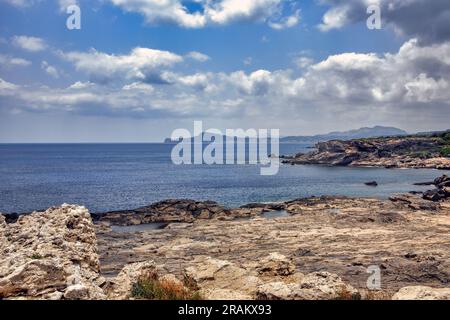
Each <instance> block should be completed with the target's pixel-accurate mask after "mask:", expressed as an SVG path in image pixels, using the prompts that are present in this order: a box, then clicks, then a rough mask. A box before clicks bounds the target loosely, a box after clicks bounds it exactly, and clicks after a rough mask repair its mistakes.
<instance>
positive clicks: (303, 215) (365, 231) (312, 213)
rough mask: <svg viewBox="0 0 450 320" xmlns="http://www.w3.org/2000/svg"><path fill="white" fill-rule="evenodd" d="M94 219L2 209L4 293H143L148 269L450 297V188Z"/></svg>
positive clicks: (346, 293) (204, 278) (282, 291)
mask: <svg viewBox="0 0 450 320" xmlns="http://www.w3.org/2000/svg"><path fill="white" fill-rule="evenodd" d="M448 181H449V180H448V178H446V177H442V178H440V179H437V180H436V181H433V184H435V183H437V185H436V187H437V190H447V189H446V188H447V186H448ZM280 213H283V214H280ZM93 220H94V221H95V223H94V222H93ZM93 220H92V219H91V215H90V214H89V212H88V210H87V209H86V208H83V207H79V206H72V205H63V206H61V207H57V208H50V209H48V210H47V211H45V212H36V213H33V214H30V215H24V216H20V217H18V219H13V220H9V221H8V222H7V219H5V217H4V216H2V215H0V255H1V257H2V259H1V261H0V298H3V299H91V300H92V299H135V298H139V297H141V294H142V288H140V287H139V284H140V283H141V281H142V279H143V278H145V277H147V278H148V277H149V275H151V279H152V280H151V281H157V283H158V284H163V285H164V286H165V287H170V288H174V287H176V288H178V289H177V290H178V291H177V292H183V297H185V296H187V295H186V294H187V293H188V292H195V295H196V296H197V295H198V297H201V299H299V300H302V299H445V300H447V299H450V251H449V250H448V248H449V247H450V237H449V234H450V202H449V201H448V197H443V198H440V199H435V201H430V200H429V199H427V197H426V196H425V195H417V194H416V195H414V194H407V195H394V196H392V197H391V199H389V200H377V199H366V198H345V197H320V198H309V199H297V200H293V201H288V202H283V203H274V204H249V205H247V206H243V207H241V208H233V209H229V208H224V207H222V206H220V205H218V204H217V203H214V202H197V201H190V200H168V201H164V202H160V203H156V204H154V205H151V206H149V207H146V208H142V209H138V210H131V211H123V212H115V213H105V214H94V215H93ZM154 222H164V228H163V229H161V228H159V229H158V228H148V229H139V230H133V229H124V230H122V229H121V228H130V227H129V226H135V225H140V226H146V225H148V226H151V223H154ZM125 226H128V227H125ZM371 266H372V267H373V266H376V267H377V268H379V270H380V271H381V288H380V289H378V290H369V289H368V287H367V281H368V277H369V276H370V274H369V273H368V272H369V271H368V270H369V268H370V267H371ZM147 278H145V279H147ZM168 284H170V285H168ZM144 288H145V286H144ZM138 289H139V290H138ZM144 297H145V295H144Z"/></svg>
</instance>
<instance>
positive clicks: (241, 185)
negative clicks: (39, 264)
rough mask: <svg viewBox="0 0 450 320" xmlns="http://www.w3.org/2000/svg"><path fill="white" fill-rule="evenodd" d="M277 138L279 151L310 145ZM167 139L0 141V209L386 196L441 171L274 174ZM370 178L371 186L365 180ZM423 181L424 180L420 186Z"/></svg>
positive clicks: (286, 170)
mask: <svg viewBox="0 0 450 320" xmlns="http://www.w3.org/2000/svg"><path fill="white" fill-rule="evenodd" d="M311 147H312V146H311V145H309V144H298V143H295V144H281V145H280V154H295V153H298V152H307V151H311V149H310V148H311ZM172 148H173V145H172V144H164V143H153V144H150V143H149V144H0V212H3V213H25V212H32V211H35V210H43V209H47V208H49V207H51V206H58V205H61V204H63V203H70V204H78V205H84V206H86V207H87V208H88V209H89V210H90V211H91V212H105V211H111V210H125V209H133V208H138V207H142V206H146V205H149V204H152V203H154V202H157V201H161V200H166V199H193V200H202V201H203V200H212V201H216V202H218V203H220V204H222V205H225V206H229V207H236V206H241V205H244V204H248V203H254V202H258V203H259V202H273V201H286V200H293V199H297V198H304V197H311V196H321V195H342V196H357V197H375V198H388V197H389V196H390V195H392V194H393V193H401V192H409V191H423V190H425V189H427V187H419V186H415V185H414V183H416V182H424V181H431V180H433V179H435V178H436V177H438V176H440V175H442V174H444V173H447V174H448V173H449V172H442V171H437V170H421V169H419V170H417V169H384V168H345V167H326V166H303V165H302V166H291V165H282V166H281V168H280V171H279V173H278V174H277V175H274V176H262V175H260V168H259V166H255V165H174V164H173V163H172V161H171V156H170V155H171V151H172ZM369 181H377V182H378V184H379V186H378V187H370V186H366V185H365V182H369ZM428 188H429V187H428Z"/></svg>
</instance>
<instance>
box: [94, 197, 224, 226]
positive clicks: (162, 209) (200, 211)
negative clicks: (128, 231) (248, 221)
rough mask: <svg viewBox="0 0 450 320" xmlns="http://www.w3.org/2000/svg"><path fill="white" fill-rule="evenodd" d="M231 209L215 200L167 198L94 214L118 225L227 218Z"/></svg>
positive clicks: (102, 219)
mask: <svg viewBox="0 0 450 320" xmlns="http://www.w3.org/2000/svg"><path fill="white" fill-rule="evenodd" d="M230 214H231V213H230V210H229V209H227V208H225V207H223V206H220V205H219V204H217V203H216V202H213V201H204V202H201V201H194V200H175V199H174V200H166V201H161V202H157V203H154V204H152V205H150V206H147V207H142V208H138V209H134V210H123V211H113V212H106V213H97V214H92V216H93V219H94V220H95V221H96V222H106V223H110V224H113V225H118V226H129V225H140V224H148V223H153V222H168V223H170V222H193V221H195V220H197V219H205V220H206V219H213V218H221V217H222V218H226V217H227V216H229V215H230Z"/></svg>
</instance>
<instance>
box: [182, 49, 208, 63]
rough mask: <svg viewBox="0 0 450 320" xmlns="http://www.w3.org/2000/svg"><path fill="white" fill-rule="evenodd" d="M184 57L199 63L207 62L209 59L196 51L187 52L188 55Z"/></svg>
mask: <svg viewBox="0 0 450 320" xmlns="http://www.w3.org/2000/svg"><path fill="white" fill-rule="evenodd" d="M186 57H187V58H190V59H193V60H197V61H200V62H205V61H208V60H210V59H211V58H210V57H209V56H207V55H206V54H203V53H200V52H197V51H192V52H189V53H188V54H187V55H186Z"/></svg>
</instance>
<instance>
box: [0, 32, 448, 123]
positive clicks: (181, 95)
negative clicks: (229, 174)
mask: <svg viewBox="0 0 450 320" xmlns="http://www.w3.org/2000/svg"><path fill="white" fill-rule="evenodd" d="M90 54H92V53H87V55H88V56H89V57H90V58H89V59H87V60H88V61H89V63H87V62H86V61H85V60H86V59H85V56H81V57H83V58H82V59H80V55H79V53H78V54H77V55H76V58H73V59H72V60H71V61H72V62H73V63H74V64H75V65H76V66H78V67H79V70H80V72H86V74H92V72H96V73H99V74H102V75H103V74H104V73H105V72H106V71H107V72H111V73H112V74H114V75H115V76H118V82H112V83H108V84H106V85H105V84H100V83H93V82H77V83H75V84H73V85H71V86H69V87H68V88H66V89H50V88H42V87H34V88H31V87H26V88H25V87H20V86H17V85H14V84H12V83H9V82H5V81H2V82H1V88H2V90H0V95H3V96H8V97H10V98H11V97H12V96H14V97H15V99H16V101H15V103H14V105H15V106H18V107H19V106H21V107H22V108H25V109H28V110H35V109H37V110H40V111H42V110H66V111H67V112H74V113H80V114H88V115H91V114H96V115H98V114H102V115H111V116H117V115H120V116H126V117H168V118H177V117H202V118H208V117H213V118H217V117H222V118H226V117H228V118H233V117H234V118H235V119H246V118H247V117H249V118H248V119H254V118H258V117H261V118H264V119H266V120H267V119H273V121H275V120H276V119H285V120H284V121H294V120H295V121H299V123H300V122H301V121H305V122H307V121H308V119H311V120H313V119H316V120H317V118H320V119H323V121H337V120H339V122H340V123H346V121H347V124H349V125H350V124H353V123H355V122H367V121H372V123H377V122H378V123H380V122H389V123H392V121H394V120H395V121H397V124H398V123H402V122H405V123H407V124H408V125H411V124H412V123H414V122H416V123H419V124H421V125H423V124H424V123H426V122H427V121H429V123H430V125H431V123H433V124H435V123H438V122H439V121H441V122H443V123H445V121H446V120H448V119H449V117H450V43H444V44H435V45H431V46H428V47H423V46H420V45H419V41H418V40H415V39H413V40H410V41H408V42H406V43H405V44H404V45H403V46H402V47H401V48H400V49H399V51H398V52H397V53H395V54H390V53H389V54H382V55H380V54H375V53H364V54H362V53H355V52H347V53H342V54H338V55H332V56H329V57H327V58H326V59H324V60H322V61H318V62H317V63H314V62H312V61H308V66H307V68H305V69H301V70H300V71H301V73H300V74H298V72H299V70H297V71H294V70H289V69H288V70H274V71H270V70H254V71H253V72H249V73H247V72H244V71H236V72H231V73H223V72H219V73H212V72H206V73H203V72H197V73H193V74H182V73H178V72H175V71H162V69H160V68H159V67H160V66H161V64H163V65H165V66H167V67H170V66H171V65H172V64H173V63H178V61H180V62H181V61H182V58H181V56H177V57H179V58H177V59H175V61H173V59H171V58H170V59H168V60H167V61H166V60H164V59H163V61H164V62H161V60H160V55H159V54H157V55H156V56H157V57H158V58H156V57H155V55H154V54H152V55H151V56H152V57H153V59H151V61H152V62H151V63H149V62H148V61H147V59H146V58H142V57H141V58H140V59H137V60H138V61H139V63H138V62H136V61H135V59H131V58H130V57H133V56H134V54H133V53H131V54H129V55H126V56H113V55H106V56H103V55H104V54H102V53H99V52H95V54H94V57H91V56H90ZM138 56H139V55H138ZM165 56H166V58H167V57H172V56H171V55H165ZM91 58H98V59H93V60H94V61H96V62H97V66H94V62H92V63H91V62H90V59H91ZM172 58H173V57H172ZM130 59H131V60H130ZM180 59H181V60H180ZM103 60H105V61H107V62H108V63H106V62H105V61H103ZM124 60H125V61H126V63H125V62H123V61H124ZM111 61H113V62H112V63H111ZM155 61H157V62H155ZM125 65H127V67H125ZM147 67H149V68H150V69H154V68H156V69H158V70H159V72H164V76H165V78H166V79H167V83H166V84H165V85H161V84H159V83H151V84H150V83H149V82H147V81H142V80H140V79H139V77H136V76H135V74H139V72H143V73H144V74H145V72H144V71H143V70H146V69H147ZM119 74H122V76H121V77H119ZM129 75H131V76H129ZM145 78H146V77H145V76H144V77H143V79H145ZM12 92H13V93H14V94H12ZM33 108H35V109H33ZM286 114H288V115H289V117H288V118H289V119H286ZM436 115H439V116H436ZM280 117H281V118H280ZM431 118H433V119H431ZM327 119H328V120H327ZM419 119H420V120H419ZM271 121H272V120H271Z"/></svg>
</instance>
